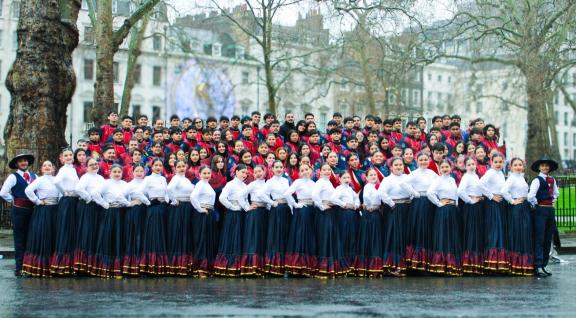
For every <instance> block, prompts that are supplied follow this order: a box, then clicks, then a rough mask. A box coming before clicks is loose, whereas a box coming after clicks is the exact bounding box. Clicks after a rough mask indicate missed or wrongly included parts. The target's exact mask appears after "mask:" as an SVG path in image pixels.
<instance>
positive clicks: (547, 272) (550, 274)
mask: <svg viewBox="0 0 576 318" xmlns="http://www.w3.org/2000/svg"><path fill="white" fill-rule="evenodd" d="M542 271H543V272H544V273H545V274H546V275H548V276H552V272H550V271H549V270H547V269H546V268H545V267H542Z"/></svg>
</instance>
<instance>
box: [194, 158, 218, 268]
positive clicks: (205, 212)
mask: <svg viewBox="0 0 576 318" xmlns="http://www.w3.org/2000/svg"><path fill="white" fill-rule="evenodd" d="M198 173H199V175H200V181H198V183H196V186H195V187H194V190H192V193H191V194H190V203H192V206H193V207H194V212H193V216H192V250H193V251H194V255H193V257H192V268H189V270H190V273H191V274H192V275H194V276H198V277H207V276H209V275H210V274H212V270H213V267H214V258H215V257H216V252H217V250H218V246H217V242H218V227H217V225H216V221H215V219H214V218H213V215H212V214H213V213H214V204H215V203H216V191H214V189H212V187H211V186H210V183H209V182H210V179H211V178H212V170H211V169H210V168H209V167H207V166H204V167H201V168H200V170H199V171H198Z"/></svg>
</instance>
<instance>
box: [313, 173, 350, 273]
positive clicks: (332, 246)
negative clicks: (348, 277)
mask: <svg viewBox="0 0 576 318" xmlns="http://www.w3.org/2000/svg"><path fill="white" fill-rule="evenodd" d="M331 175H332V168H331V167H330V165H329V164H324V165H322V166H321V167H320V178H319V179H318V181H316V184H315V185H314V190H313V192H312V198H313V200H314V204H315V205H316V208H317V211H316V220H315V221H316V233H317V244H318V253H317V256H318V267H317V269H316V272H317V274H316V275H318V276H322V277H335V276H339V275H344V274H346V273H347V272H348V271H349V264H348V263H347V262H346V259H345V258H344V248H343V241H342V237H341V236H340V233H339V228H338V221H337V215H336V213H337V209H336V208H334V207H332V202H331V201H330V199H331V198H332V196H333V194H334V190H335V189H334V186H333V185H332V183H331V182H330V176H331ZM341 181H342V180H341ZM347 181H348V182H350V176H349V175H347Z"/></svg>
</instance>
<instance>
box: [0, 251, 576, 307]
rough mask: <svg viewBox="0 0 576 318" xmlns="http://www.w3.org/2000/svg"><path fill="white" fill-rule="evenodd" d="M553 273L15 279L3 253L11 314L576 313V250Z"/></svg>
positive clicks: (4, 292) (1, 267) (0, 265)
mask: <svg viewBox="0 0 576 318" xmlns="http://www.w3.org/2000/svg"><path fill="white" fill-rule="evenodd" d="M566 259H567V260H570V261H571V263H568V264H562V265H552V266H550V267H549V268H550V269H551V270H552V271H553V272H554V275H553V276H552V277H549V278H546V279H535V278H531V277H527V278H518V277H464V278H444V277H406V278H384V279H360V278H344V279H336V280H317V279H296V278H290V279H283V278H276V279H274V278H268V279H220V278H218V279H213V278H210V279H191V278H190V279H186V278H140V279H123V280H103V279H97V278H76V279H72V278H70V279H68V278H67V279H62V278H60V279H57V278H51V279H32V278H23V279H16V278H14V277H13V276H12V266H13V260H0V291H1V292H0V317H5V316H110V315H121V316H124V315H134V316H136V315H137V316H142V315H149V316H155V315H169V316H174V315H186V316H193V315H198V316H206V315H214V316H220V315H224V316H231V315H240V316H279V315H281V316H321V317H333V316H351V315H361V316H398V315H404V316H511V315H516V316H523V317H525V316H542V315H560V316H574V315H576V314H575V313H576V301H575V300H576V275H575V274H576V256H571V257H566Z"/></svg>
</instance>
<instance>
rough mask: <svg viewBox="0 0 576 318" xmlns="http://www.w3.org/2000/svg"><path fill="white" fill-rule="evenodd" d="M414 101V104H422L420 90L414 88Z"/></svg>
mask: <svg viewBox="0 0 576 318" xmlns="http://www.w3.org/2000/svg"><path fill="white" fill-rule="evenodd" d="M412 103H413V104H414V106H418V105H420V91H417V90H414V91H413V92H412Z"/></svg>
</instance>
